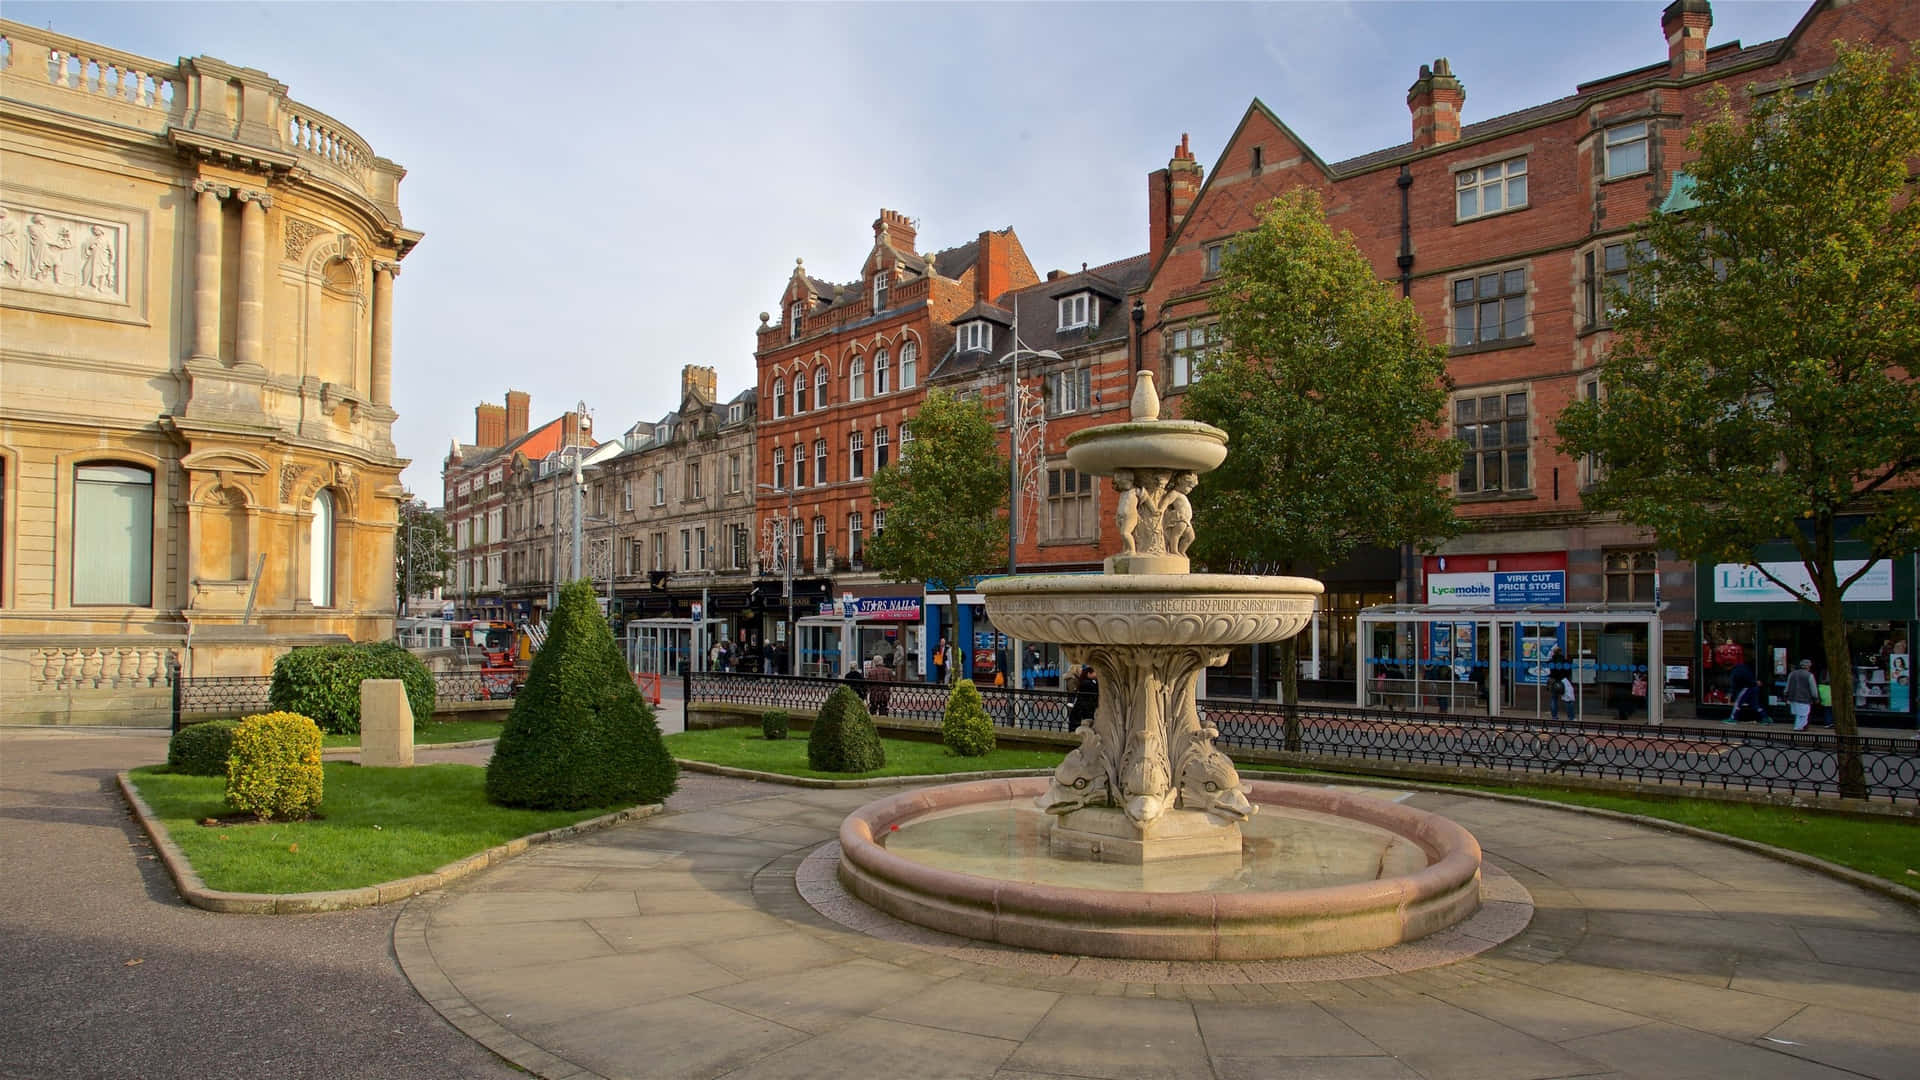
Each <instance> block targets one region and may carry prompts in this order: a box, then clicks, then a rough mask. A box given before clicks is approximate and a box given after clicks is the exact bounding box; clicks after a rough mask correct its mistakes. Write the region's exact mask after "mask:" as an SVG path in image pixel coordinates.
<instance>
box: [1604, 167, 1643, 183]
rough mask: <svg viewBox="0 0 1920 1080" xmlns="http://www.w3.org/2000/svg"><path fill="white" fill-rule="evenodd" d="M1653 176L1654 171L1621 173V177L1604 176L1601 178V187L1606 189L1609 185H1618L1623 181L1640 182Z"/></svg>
mask: <svg viewBox="0 0 1920 1080" xmlns="http://www.w3.org/2000/svg"><path fill="white" fill-rule="evenodd" d="M1652 175H1653V170H1652V169H1641V170H1640V171H1638V172H1630V173H1621V174H1620V175H1619V176H1603V177H1601V178H1600V186H1601V187H1606V186H1607V185H1608V184H1617V183H1619V182H1620V181H1622V180H1638V179H1640V178H1642V177H1646V176H1652Z"/></svg>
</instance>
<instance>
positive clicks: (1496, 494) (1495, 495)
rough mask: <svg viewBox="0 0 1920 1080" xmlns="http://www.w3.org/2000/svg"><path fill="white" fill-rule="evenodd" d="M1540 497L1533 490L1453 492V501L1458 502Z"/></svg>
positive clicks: (1493, 501) (1521, 500) (1530, 500)
mask: <svg viewBox="0 0 1920 1080" xmlns="http://www.w3.org/2000/svg"><path fill="white" fill-rule="evenodd" d="M1539 497H1540V496H1538V495H1536V494H1534V493H1533V492H1531V491H1492V492H1488V491H1476V492H1473V493H1472V494H1468V495H1462V494H1460V493H1459V492H1457V491H1456V492H1454V494H1453V501H1454V502H1457V503H1498V502H1532V501H1534V500H1536V499H1538V498H1539Z"/></svg>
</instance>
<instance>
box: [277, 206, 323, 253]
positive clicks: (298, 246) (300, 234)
mask: <svg viewBox="0 0 1920 1080" xmlns="http://www.w3.org/2000/svg"><path fill="white" fill-rule="evenodd" d="M286 220H287V224H286V229H285V232H286V242H287V260H288V261H289V262H293V261H297V260H298V259H299V258H300V253H301V252H303V251H305V250H307V245H308V244H311V243H313V241H314V238H315V237H317V236H319V235H320V234H321V233H323V232H325V231H326V229H325V228H324V227H323V226H320V225H316V224H314V223H313V222H311V221H308V220H307V219H305V218H297V217H294V216H292V215H291V214H289V215H288V216H287V219H286Z"/></svg>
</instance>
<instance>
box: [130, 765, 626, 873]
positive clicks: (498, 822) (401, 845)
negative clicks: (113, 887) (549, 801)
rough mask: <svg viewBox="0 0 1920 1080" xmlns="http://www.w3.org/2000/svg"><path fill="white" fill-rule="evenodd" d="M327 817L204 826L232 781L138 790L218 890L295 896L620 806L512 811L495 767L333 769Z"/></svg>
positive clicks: (166, 782) (142, 777)
mask: <svg viewBox="0 0 1920 1080" xmlns="http://www.w3.org/2000/svg"><path fill="white" fill-rule="evenodd" d="M323 767H324V768H325V770H326V798H325V801H324V802H323V803H322V804H321V808H320V812H321V814H322V815H323V816H322V817H320V818H318V819H316V820H313V821H301V822H292V823H287V822H272V823H265V824H262V823H257V822H252V821H246V822H235V823H223V824H221V825H219V826H217V827H209V826H204V825H201V824H200V822H201V821H202V820H204V819H207V818H220V817H222V816H225V815H229V814H231V813H232V811H231V810H230V809H228V807H227V805H226V798H225V794H224V793H225V789H226V782H225V781H224V780H223V779H222V778H220V777H217V776H185V775H176V774H174V773H169V772H167V771H165V767H164V766H158V765H155V766H148V767H146V768H142V769H135V770H133V783H134V786H135V787H136V788H138V789H139V791H140V795H141V797H142V798H144V799H146V801H147V805H148V806H151V807H152V808H153V812H154V813H155V814H157V815H158V816H159V817H160V818H161V820H162V821H164V822H165V823H166V826H167V831H168V832H170V833H171V834H172V835H173V840H174V842H175V843H177V844H179V845H180V849H181V850H182V851H184V852H186V855H187V859H188V861H189V862H191V863H192V864H193V868H194V869H195V870H196V871H198V872H199V874H200V878H201V880H202V881H205V882H206V884H207V887H208V888H210V889H222V890H226V891H229V892H261V893H292V892H317V891H322V890H327V889H352V888H358V887H360V886H363V885H374V884H378V883H380V882H383V881H392V880H394V879H396V878H403V877H409V876H412V875H414V874H421V873H426V872H427V871H430V870H435V869H438V868H439V867H442V866H445V865H446V864H448V863H450V862H453V861H454V860H456V859H460V858H464V857H465V856H468V855H472V854H473V853H475V852H477V851H482V850H485V849H486V848H490V847H492V846H494V845H495V844H502V843H505V842H506V841H508V840H512V839H514V838H516V837H521V836H526V835H528V834H530V833H537V832H543V831H545V830H547V829H554V828H559V827H560V826H562V825H571V824H573V823H574V822H576V821H583V820H585V819H587V818H591V817H598V816H599V815H601V814H605V813H609V812H611V811H613V810H616V809H621V807H603V808H600V809H595V810H569V811H550V810H509V809H507V808H505V807H499V806H495V805H493V804H492V803H489V802H487V800H486V795H485V793H484V790H483V785H484V782H485V779H486V770H484V769H481V768H479V767H477V766H473V765H421V766H416V767H415V768H411V769H369V768H364V767H362V766H359V765H354V764H352V763H349V762H328V763H327V764H326V765H325V766H323Z"/></svg>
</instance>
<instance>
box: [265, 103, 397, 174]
mask: <svg viewBox="0 0 1920 1080" xmlns="http://www.w3.org/2000/svg"><path fill="white" fill-rule="evenodd" d="M281 109H282V112H283V113H284V115H285V118H286V130H285V135H286V140H287V149H289V150H292V151H293V152H294V153H296V154H299V155H301V156H302V157H306V158H309V159H311V160H312V161H314V162H319V163H325V164H326V165H329V166H331V167H333V168H334V169H337V170H339V171H340V172H343V173H345V174H347V176H348V178H349V179H351V180H352V181H353V182H354V183H355V184H356V185H358V186H359V187H361V188H363V189H366V190H371V189H372V187H373V159H374V153H373V148H372V147H371V146H368V145H367V141H366V140H365V139H362V138H361V137H360V136H359V135H358V134H356V133H355V132H354V131H353V129H352V128H349V127H347V126H346V125H345V124H342V123H341V122H340V121H338V120H335V119H334V118H332V117H330V116H328V115H327V114H326V113H323V112H321V111H320V110H318V109H313V108H309V107H307V106H305V105H302V104H300V103H299V102H297V101H294V100H293V99H292V98H284V99H282V103H281Z"/></svg>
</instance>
